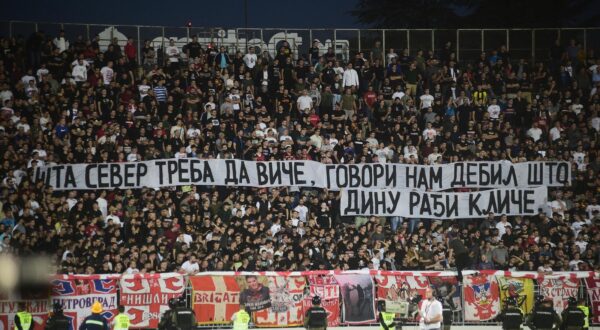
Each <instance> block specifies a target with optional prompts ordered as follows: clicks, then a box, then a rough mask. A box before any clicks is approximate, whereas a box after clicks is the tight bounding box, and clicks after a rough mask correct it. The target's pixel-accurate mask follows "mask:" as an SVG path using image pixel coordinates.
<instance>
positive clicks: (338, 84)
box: [0, 32, 600, 274]
mask: <svg viewBox="0 0 600 330" xmlns="http://www.w3.org/2000/svg"><path fill="white" fill-rule="evenodd" d="M396 46H398V47H401V46H402V45H396ZM453 49H454V48H453V46H452V45H451V44H450V43H448V44H447V45H446V47H444V48H443V49H440V50H439V51H436V52H433V51H428V50H419V51H417V52H416V54H409V53H408V50H407V49H402V50H400V49H398V53H396V50H394V49H389V50H384V49H382V45H381V42H379V41H377V42H375V44H374V45H373V48H372V49H371V50H370V51H365V52H360V53H356V54H352V56H351V57H350V59H349V60H347V61H343V60H342V58H341V57H340V56H339V54H338V55H336V54H334V52H333V49H331V48H330V49H329V50H328V51H326V52H322V51H320V48H319V47H318V42H316V43H315V44H314V45H313V46H312V47H311V48H310V49H309V52H308V54H294V49H292V48H291V47H290V45H289V44H288V43H287V42H283V43H281V44H280V45H279V48H278V49H277V51H276V56H274V57H272V56H270V54H269V53H268V52H261V51H260V50H256V51H255V49H253V48H252V47H250V48H249V49H248V52H247V53H242V52H239V51H237V52H234V51H232V52H228V51H227V49H225V47H223V46H221V47H218V46H217V45H215V44H212V43H211V44H208V45H206V44H200V43H199V42H198V40H197V38H195V37H194V39H193V41H191V42H190V43H189V44H187V45H186V46H185V47H177V46H176V45H175V44H174V42H173V41H171V42H170V43H169V44H168V45H165V47H164V48H154V47H153V46H152V45H151V44H150V43H149V42H146V43H145V45H144V47H143V48H142V50H141V54H137V48H136V46H135V45H134V42H133V40H132V39H130V40H128V42H127V44H126V45H120V44H119V43H118V41H117V40H114V41H113V42H112V43H111V44H110V45H109V46H108V47H107V49H105V50H103V51H101V50H100V47H99V43H98V40H97V39H94V40H91V41H85V40H83V38H77V39H76V40H68V39H67V37H66V36H65V35H64V33H63V32H60V33H59V34H58V36H49V35H45V34H44V33H42V32H38V33H35V34H33V35H31V36H28V37H19V38H1V39H0V99H1V102H2V104H1V107H2V108H1V110H0V139H1V143H0V152H1V154H2V164H1V169H0V180H1V183H0V184H1V188H0V189H1V190H0V191H1V193H0V202H1V204H2V207H1V213H0V250H1V252H2V253H14V254H18V255H26V254H31V253H34V252H35V253H40V252H41V253H46V254H48V255H50V256H52V257H53V258H55V260H56V263H57V264H58V271H59V272H61V273H87V274H91V273H138V272H139V273H151V272H167V271H182V272H185V273H189V274H192V273H196V272H202V271H208V270H238V271H240V270H248V271H252V270H310V269H362V268H370V269H387V270H401V269H411V270H417V269H421V270H445V269H453V267H454V266H455V258H454V256H455V254H457V253H460V252H461V251H454V250H452V249H451V246H452V247H453V249H456V245H451V244H449V242H450V241H451V240H455V239H460V240H461V241H463V242H464V246H466V248H467V251H468V253H469V256H470V267H468V268H471V269H511V270H534V271H535V270H539V271H559V270H600V246H599V243H598V242H600V232H599V229H600V226H599V224H600V222H599V221H600V213H599V212H600V202H599V198H600V175H599V171H600V153H599V152H598V150H599V149H598V143H599V134H598V133H599V131H600V117H599V113H600V59H599V58H597V57H596V55H595V53H594V52H593V50H591V49H590V50H589V51H588V52H587V53H585V52H584V51H583V49H582V47H581V45H579V44H578V43H577V42H576V41H575V40H571V41H570V43H569V44H568V45H561V44H560V42H558V41H557V43H556V44H555V45H552V46H551V47H549V50H548V51H549V58H550V59H549V60H548V61H543V62H538V63H530V62H528V60H527V59H520V58H512V57H511V54H510V53H509V52H508V51H507V49H506V47H505V46H501V47H499V48H498V49H494V50H491V51H488V52H484V53H481V56H480V58H479V59H478V60H476V61H457V60H456V54H455V53H454V51H453ZM138 55H139V56H138ZM138 58H139V59H141V61H140V62H138ZM181 157H198V158H204V159H207V158H239V159H246V160H256V161H269V160H293V159H310V160H316V161H320V162H324V163H365V162H366V163H369V162H391V163H413V164H417V163H418V164H434V163H438V164H439V163H448V162H457V161H465V160H510V161H513V162H523V161H532V160H565V161H569V162H571V163H572V171H573V175H572V177H573V182H572V185H570V186H567V187H561V188H552V189H550V193H549V196H551V200H550V201H549V202H548V205H547V206H545V207H542V208H540V210H539V214H537V215H535V216H523V217H519V216H517V217H506V216H504V215H501V214H489V216H488V217H487V218H486V219H478V220H445V221H433V220H426V219H402V218H399V217H387V218H384V217H341V216H340V212H339V195H338V193H336V192H331V191H326V190H323V189H298V188H295V187H277V188H270V189H262V188H243V187H222V186H221V187H202V186H193V187H178V188H167V189H137V190H115V191H106V190H98V191H67V192H58V191H53V190H52V188H51V187H47V186H44V184H43V182H37V183H36V182H32V179H31V173H32V171H33V169H35V168H36V167H37V166H44V165H53V164H62V163H79V162H135V161H140V160H149V159H157V158H181ZM461 191H468V189H461Z"/></svg>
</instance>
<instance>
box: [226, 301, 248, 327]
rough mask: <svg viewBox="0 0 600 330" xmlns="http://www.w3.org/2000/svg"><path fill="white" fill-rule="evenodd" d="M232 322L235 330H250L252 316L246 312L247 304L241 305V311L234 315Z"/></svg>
mask: <svg viewBox="0 0 600 330" xmlns="http://www.w3.org/2000/svg"><path fill="white" fill-rule="evenodd" d="M231 321H232V322H233V330H248V324H249V323H250V314H248V312H247V311H246V305H245V304H240V310H239V311H237V312H235V313H234V314H233V316H232V317H231Z"/></svg>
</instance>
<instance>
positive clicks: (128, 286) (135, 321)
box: [119, 273, 186, 328]
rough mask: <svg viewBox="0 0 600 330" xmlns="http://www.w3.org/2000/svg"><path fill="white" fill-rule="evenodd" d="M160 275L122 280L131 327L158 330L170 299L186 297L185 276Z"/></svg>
mask: <svg viewBox="0 0 600 330" xmlns="http://www.w3.org/2000/svg"><path fill="white" fill-rule="evenodd" d="M159 275H160V276H144V275H124V276H123V277H121V280H120V283H119V284H120V288H121V298H120V302H121V305H123V306H125V313H127V314H129V317H130V318H131V328H158V322H159V321H160V318H161V316H162V314H163V313H164V312H165V311H167V310H168V309H169V306H168V303H169V299H171V298H176V297H179V296H181V295H182V294H183V292H184V290H185V285H186V282H185V278H184V277H183V275H181V274H176V273H167V274H159Z"/></svg>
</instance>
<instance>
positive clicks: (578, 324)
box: [562, 297, 585, 330]
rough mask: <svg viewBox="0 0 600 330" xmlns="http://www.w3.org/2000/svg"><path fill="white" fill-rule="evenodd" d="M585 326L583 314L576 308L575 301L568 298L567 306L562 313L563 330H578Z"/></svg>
mask: <svg viewBox="0 0 600 330" xmlns="http://www.w3.org/2000/svg"><path fill="white" fill-rule="evenodd" d="M584 324H585V314H584V313H583V311H582V310H581V309H579V308H577V299H575V298H574V297H569V306H568V307H567V309H565V310H564V311H563V312H562V329H563V330H580V329H582V328H583V325H584Z"/></svg>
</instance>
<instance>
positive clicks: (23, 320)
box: [14, 302, 34, 330]
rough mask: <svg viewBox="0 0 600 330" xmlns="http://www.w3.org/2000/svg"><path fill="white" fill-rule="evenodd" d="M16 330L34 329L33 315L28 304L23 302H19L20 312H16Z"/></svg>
mask: <svg viewBox="0 0 600 330" xmlns="http://www.w3.org/2000/svg"><path fill="white" fill-rule="evenodd" d="M14 323H15V330H32V329H33V325H34V324H33V323H34V322H33V316H31V313H30V312H29V311H28V310H27V305H26V304H25V303H23V302H20V303H19V312H17V314H15V319H14Z"/></svg>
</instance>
